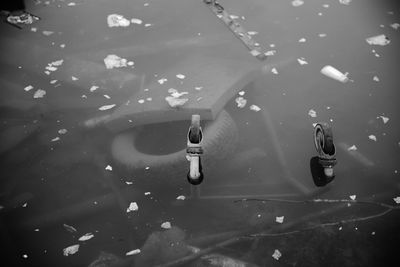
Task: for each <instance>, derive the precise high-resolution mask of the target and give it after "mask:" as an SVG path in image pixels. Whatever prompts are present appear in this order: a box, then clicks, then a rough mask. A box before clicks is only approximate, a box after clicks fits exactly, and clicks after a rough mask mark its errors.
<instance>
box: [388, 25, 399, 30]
mask: <svg viewBox="0 0 400 267" xmlns="http://www.w3.org/2000/svg"><path fill="white" fill-rule="evenodd" d="M390 27H392V28H393V29H395V30H397V29H398V28H400V24H399V23H392V24H390Z"/></svg>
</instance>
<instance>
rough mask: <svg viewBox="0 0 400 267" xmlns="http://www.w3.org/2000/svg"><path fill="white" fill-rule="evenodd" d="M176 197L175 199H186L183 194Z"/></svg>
mask: <svg viewBox="0 0 400 267" xmlns="http://www.w3.org/2000/svg"><path fill="white" fill-rule="evenodd" d="M176 199H177V200H185V199H186V197H185V196H183V195H180V196H178V197H177V198H176Z"/></svg>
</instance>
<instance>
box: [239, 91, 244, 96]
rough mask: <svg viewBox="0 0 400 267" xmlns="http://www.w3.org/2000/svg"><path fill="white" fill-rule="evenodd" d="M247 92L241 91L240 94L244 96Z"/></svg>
mask: <svg viewBox="0 0 400 267" xmlns="http://www.w3.org/2000/svg"><path fill="white" fill-rule="evenodd" d="M245 93H246V92H245V91H240V92H239V93H238V94H239V95H240V96H244V94H245Z"/></svg>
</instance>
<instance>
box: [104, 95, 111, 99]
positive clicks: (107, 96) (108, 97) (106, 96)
mask: <svg viewBox="0 0 400 267" xmlns="http://www.w3.org/2000/svg"><path fill="white" fill-rule="evenodd" d="M103 96H104V97H105V98H107V99H110V98H111V97H110V96H109V95H103Z"/></svg>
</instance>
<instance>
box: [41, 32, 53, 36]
mask: <svg viewBox="0 0 400 267" xmlns="http://www.w3.org/2000/svg"><path fill="white" fill-rule="evenodd" d="M42 33H43V35H46V36H50V35H52V34H53V33H54V32H52V31H42Z"/></svg>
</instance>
